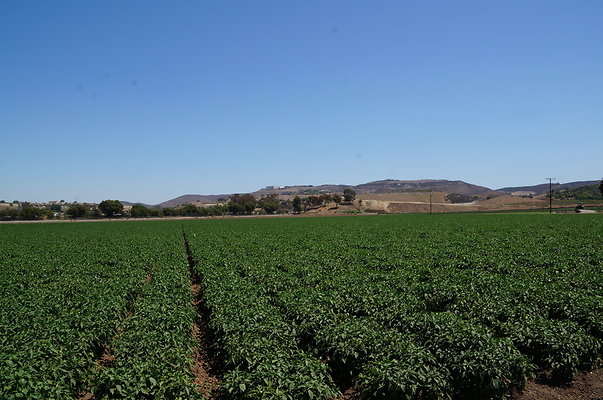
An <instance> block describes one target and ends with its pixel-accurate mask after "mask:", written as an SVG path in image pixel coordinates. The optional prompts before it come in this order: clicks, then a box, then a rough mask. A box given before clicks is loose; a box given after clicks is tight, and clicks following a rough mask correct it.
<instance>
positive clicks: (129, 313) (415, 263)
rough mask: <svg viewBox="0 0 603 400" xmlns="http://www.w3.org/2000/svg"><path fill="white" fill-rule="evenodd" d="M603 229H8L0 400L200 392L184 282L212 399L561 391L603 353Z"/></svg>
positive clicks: (319, 225) (343, 224) (474, 219)
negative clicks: (201, 320) (196, 283)
mask: <svg viewBox="0 0 603 400" xmlns="http://www.w3.org/2000/svg"><path fill="white" fill-rule="evenodd" d="M601 222H602V221H601V220H600V218H598V216H592V217H590V216H580V217H576V216H574V215H552V216H549V215H526V216H522V215H471V216H466V215H465V216H463V215H453V216H446V215H432V216H430V215H422V216H419V215H416V216H413V215H405V216H378V217H348V218H303V219H302V218H299V219H296V218H286V219H285V218H283V219H253V220H203V221H160V222H113V223H90V224H41V225H3V226H0V239H1V240H0V282H2V285H0V302H1V304H0V327H1V328H2V329H0V398H2V399H92V398H94V399H193V398H199V399H200V398H202V397H203V394H202V392H201V391H199V390H197V389H196V388H195V386H194V385H193V381H194V380H195V378H194V376H193V373H192V372H191V371H192V370H193V369H194V368H193V364H194V359H195V347H196V346H198V343H197V342H196V340H195V338H194V335H193V325H194V323H195V321H196V319H197V317H198V316H197V313H198V310H197V309H196V307H195V305H194V299H193V296H194V295H193V293H192V291H191V275H194V276H195V277H198V279H199V280H200V284H201V288H202V290H201V296H202V299H201V300H202V302H203V308H204V309H206V310H207V313H208V316H209V328H210V329H211V335H209V337H211V338H212V340H213V341H214V343H212V344H211V345H212V348H213V349H214V350H215V351H216V352H217V353H218V354H217V358H218V359H220V360H221V363H222V364H223V365H222V366H221V367H222V368H221V369H222V370H223V371H224V372H223V374H222V376H221V377H220V378H221V385H220V389H219V390H220V393H219V395H220V396H222V397H223V398H225V399H283V400H284V399H335V398H337V397H338V396H339V395H340V394H341V393H342V392H343V391H346V390H349V391H350V392H353V393H354V396H355V397H357V398H368V399H373V398H384V399H394V398H395V399H398V398H408V399H447V398H480V399H481V398H504V397H505V396H506V395H507V394H508V393H509V390H510V388H512V387H515V386H519V387H521V385H522V384H523V383H524V382H525V381H526V379H529V378H531V377H535V376H538V377H539V379H545V380H549V381H550V382H552V383H555V384H559V383H563V382H567V381H569V380H571V379H572V377H573V376H574V375H575V373H576V372H577V371H579V370H584V369H589V368H593V367H597V365H598V363H599V362H600V360H601V355H602V343H603V342H602V340H603V337H602V333H603V297H602V293H603V273H602V271H601V266H602V265H603V247H602V246H601V245H602V244H603V240H602V239H603V230H602V229H601V228H602V225H601ZM183 232H184V235H183ZM183 239H186V246H185V241H184V240H183ZM187 257H189V259H190V260H189V261H190V264H189V263H188V262H187ZM206 345H207V344H206ZM214 395H215V394H214Z"/></svg>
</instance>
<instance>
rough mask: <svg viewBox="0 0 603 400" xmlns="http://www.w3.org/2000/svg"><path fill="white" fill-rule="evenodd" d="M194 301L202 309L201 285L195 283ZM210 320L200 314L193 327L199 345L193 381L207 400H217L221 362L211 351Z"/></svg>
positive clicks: (203, 314)
mask: <svg viewBox="0 0 603 400" xmlns="http://www.w3.org/2000/svg"><path fill="white" fill-rule="evenodd" d="M191 290H192V292H193V296H194V301H193V305H194V306H195V308H196V309H197V310H199V308H201V307H202V303H201V285H199V283H198V282H193V283H192V285H191ZM207 325H208V320H207V318H206V315H205V313H201V312H199V313H198V318H197V321H196V323H195V325H194V326H193V337H194V339H195V341H196V343H197V347H196V348H195V365H194V366H193V368H192V372H193V375H194V376H195V379H194V381H193V383H194V385H195V386H196V388H197V390H199V392H201V394H203V397H204V398H205V399H210V400H212V399H217V398H218V391H219V389H220V383H221V380H220V378H219V376H218V375H219V374H220V368H219V365H220V364H221V363H220V360H219V359H218V358H217V357H216V355H215V353H214V352H212V351H211V346H210V343H211V342H212V340H211V335H210V332H209V327H208V326H207Z"/></svg>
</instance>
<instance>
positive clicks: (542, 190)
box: [497, 181, 600, 195]
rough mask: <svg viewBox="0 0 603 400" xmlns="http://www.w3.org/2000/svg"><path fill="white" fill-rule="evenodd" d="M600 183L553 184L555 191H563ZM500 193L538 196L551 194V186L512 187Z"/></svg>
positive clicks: (545, 184)
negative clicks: (522, 193) (521, 193)
mask: <svg viewBox="0 0 603 400" xmlns="http://www.w3.org/2000/svg"><path fill="white" fill-rule="evenodd" d="M599 182H600V181H576V182H567V183H561V184H555V183H553V190H555V189H563V188H568V189H569V188H575V187H580V186H591V185H598V184H599ZM497 191H499V192H503V193H507V194H510V193H513V192H534V193H535V194H536V195H540V194H545V193H548V192H549V184H548V183H542V184H539V185H533V186H512V187H504V188H501V189H497Z"/></svg>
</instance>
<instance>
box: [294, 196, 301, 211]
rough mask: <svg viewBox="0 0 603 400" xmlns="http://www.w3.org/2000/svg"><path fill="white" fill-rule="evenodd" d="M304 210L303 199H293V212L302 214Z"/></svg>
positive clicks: (296, 197)
mask: <svg viewBox="0 0 603 400" xmlns="http://www.w3.org/2000/svg"><path fill="white" fill-rule="evenodd" d="M303 210H304V208H303V206H302V199H301V197H299V196H295V197H294V198H293V211H294V212H296V213H300V212H302V211H303Z"/></svg>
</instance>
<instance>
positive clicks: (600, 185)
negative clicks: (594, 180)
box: [599, 179, 603, 196]
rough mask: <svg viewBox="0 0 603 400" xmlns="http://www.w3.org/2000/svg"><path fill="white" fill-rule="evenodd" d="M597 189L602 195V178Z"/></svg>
mask: <svg viewBox="0 0 603 400" xmlns="http://www.w3.org/2000/svg"><path fill="white" fill-rule="evenodd" d="M599 191H600V192H601V196H603V179H601V183H600V184H599Z"/></svg>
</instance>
